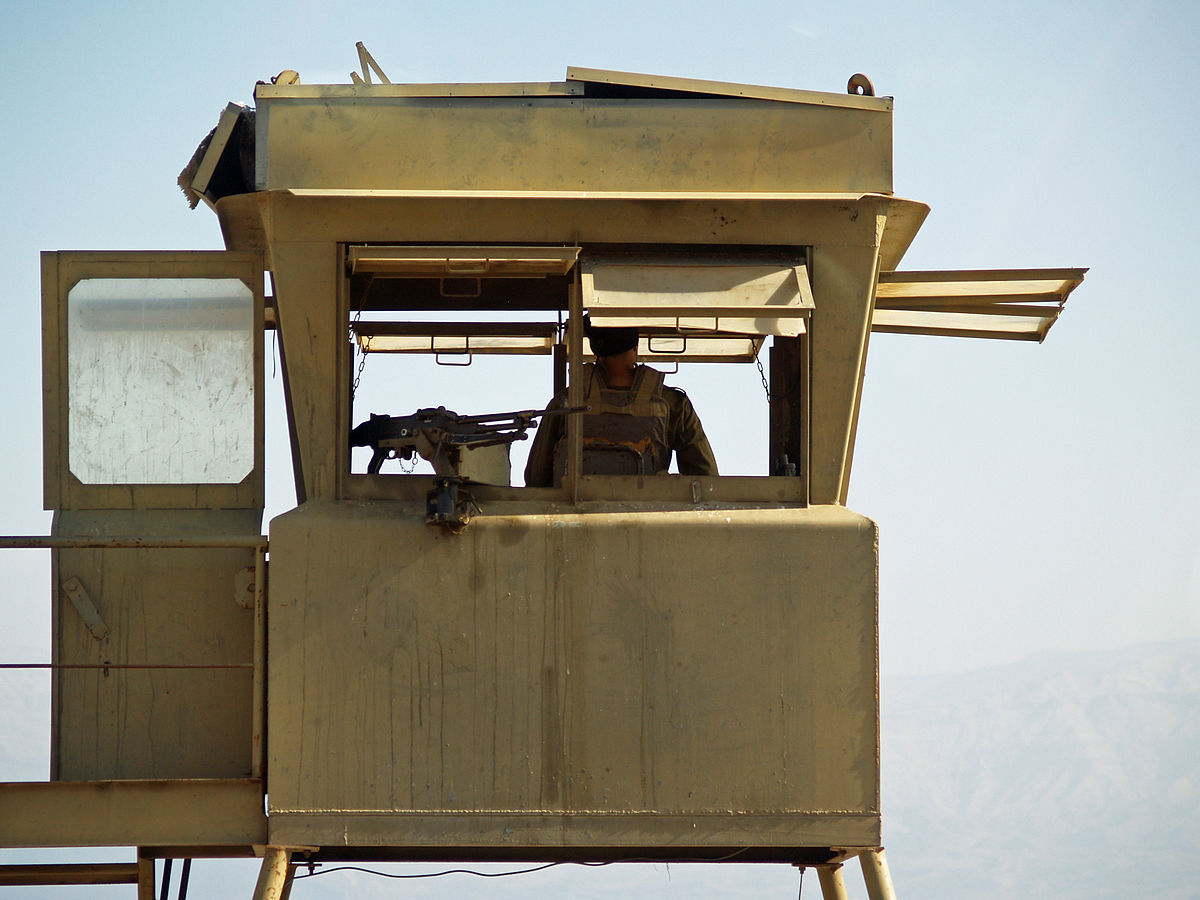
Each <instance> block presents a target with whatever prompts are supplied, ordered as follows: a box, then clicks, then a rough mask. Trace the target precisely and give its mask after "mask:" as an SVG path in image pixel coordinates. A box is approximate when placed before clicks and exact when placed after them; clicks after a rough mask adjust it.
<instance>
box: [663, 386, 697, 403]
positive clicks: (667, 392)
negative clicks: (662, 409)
mask: <svg viewBox="0 0 1200 900" xmlns="http://www.w3.org/2000/svg"><path fill="white" fill-rule="evenodd" d="M662 392H663V399H664V400H666V401H667V402H668V403H670V402H675V403H691V402H692V401H691V400H689V399H688V395H687V393H686V392H685V391H684V390H683V388H677V387H671V386H670V385H669V384H664V385H663V389H662Z"/></svg>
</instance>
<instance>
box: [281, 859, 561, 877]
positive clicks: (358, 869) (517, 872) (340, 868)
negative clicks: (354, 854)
mask: <svg viewBox="0 0 1200 900" xmlns="http://www.w3.org/2000/svg"><path fill="white" fill-rule="evenodd" d="M298 865H304V863H299V864H298ZM560 865H562V863H560V862H552V863H546V864H544V865H541V866H535V867H534V868H532V869H514V870H512V871H509V872H476V871H475V870H474V869H447V870H445V871H444V872H421V873H419V874H416V875H401V874H398V873H393V872H380V871H378V870H377V869H364V868H363V867H362V866H334V867H333V868H332V869H321V870H320V871H319V872H312V871H310V872H309V873H308V874H307V875H296V876H295V878H294V880H299V879H301V878H316V877H317V876H318V875H328V874H330V873H331V872H366V873H367V874H368V875H378V876H379V877H380V878H400V879H407V878H440V877H441V876H443V875H478V876H479V877H480V878H502V877H504V876H505V875H528V874H530V873H531V872H540V871H542V870H543V869H549V868H552V867H553V866H560Z"/></svg>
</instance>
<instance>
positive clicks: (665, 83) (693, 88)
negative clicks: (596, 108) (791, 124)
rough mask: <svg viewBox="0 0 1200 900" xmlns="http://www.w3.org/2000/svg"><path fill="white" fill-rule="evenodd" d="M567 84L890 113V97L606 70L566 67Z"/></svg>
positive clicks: (633, 91)
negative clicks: (577, 83)
mask: <svg viewBox="0 0 1200 900" xmlns="http://www.w3.org/2000/svg"><path fill="white" fill-rule="evenodd" d="M567 81H568V82H580V83H583V84H585V85H589V84H592V85H606V86H609V87H615V88H622V87H623V88H629V89H630V91H629V93H630V95H631V96H632V95H635V94H636V95H638V96H645V94H644V92H645V91H663V92H671V93H685V94H710V95H712V96H717V97H739V98H743V99H749V100H778V101H782V102H785V103H807V104H811V105H816V106H834V107H841V108H844V109H863V110H871V111H873V112H891V110H892V98H891V97H864V96H862V95H860V94H831V93H826V92H823V91H799V90H794V89H792V88H779V87H766V86H763V85H757V84H735V83H733V82H727V81H702V80H698V79H694V78H676V77H674V76H670V75H642V74H639V73H637V72H614V71H608V70H606V69H585V68H581V67H579V66H568V67H567Z"/></svg>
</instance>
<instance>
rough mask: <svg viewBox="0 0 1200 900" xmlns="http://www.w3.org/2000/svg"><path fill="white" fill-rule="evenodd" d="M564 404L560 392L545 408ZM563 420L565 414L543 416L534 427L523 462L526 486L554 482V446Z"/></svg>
mask: <svg viewBox="0 0 1200 900" xmlns="http://www.w3.org/2000/svg"><path fill="white" fill-rule="evenodd" d="M565 404H566V395H565V394H561V395H559V396H557V397H555V398H554V399H553V400H551V401H550V405H549V406H548V407H546V408H547V409H561V408H562V407H563V406H564V405H565ZM565 422H566V416H544V417H543V418H542V420H541V422H540V423H539V424H538V427H537V428H535V429H534V432H533V446H532V447H530V448H529V460H528V461H527V462H526V463H525V486H526V487H550V486H551V485H552V484H553V483H554V446H555V445H556V444H557V443H558V441H559V438H561V437H562V436H563V427H564V423H565Z"/></svg>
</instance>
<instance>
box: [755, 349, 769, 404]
mask: <svg viewBox="0 0 1200 900" xmlns="http://www.w3.org/2000/svg"><path fill="white" fill-rule="evenodd" d="M754 364H755V365H756V366H758V377H759V378H761V379H762V385H763V393H764V394H766V395H767V402H768V403H770V402H771V386H770V385H769V384H767V373H766V372H764V371H763V364H762V360H761V359H759V358H758V357H757V356H756V357H754Z"/></svg>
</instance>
